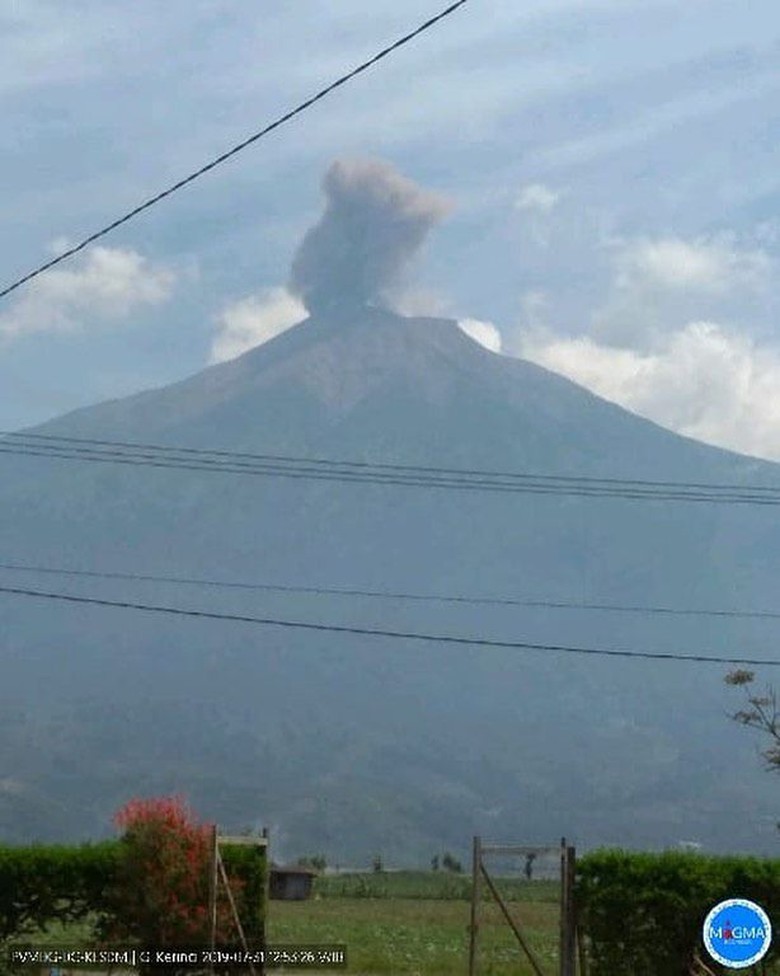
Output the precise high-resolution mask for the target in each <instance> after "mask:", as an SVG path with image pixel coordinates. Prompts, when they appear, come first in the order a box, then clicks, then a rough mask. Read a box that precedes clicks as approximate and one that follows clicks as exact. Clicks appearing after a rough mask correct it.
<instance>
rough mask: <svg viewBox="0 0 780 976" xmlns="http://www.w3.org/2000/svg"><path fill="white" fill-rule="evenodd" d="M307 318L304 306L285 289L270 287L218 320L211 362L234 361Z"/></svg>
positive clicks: (233, 304) (236, 306)
mask: <svg viewBox="0 0 780 976" xmlns="http://www.w3.org/2000/svg"><path fill="white" fill-rule="evenodd" d="M305 318H306V309H305V308H304V306H303V303H302V302H301V301H300V300H299V299H297V298H296V297H295V296H294V295H291V294H290V292H289V291H288V290H287V289H286V288H267V289H265V290H264V291H262V292H260V293H259V294H258V295H249V296H248V297H247V298H242V299H240V300H239V301H237V302H233V303H232V304H230V305H228V306H227V307H226V308H225V309H223V311H222V312H221V314H220V315H219V318H218V319H217V328H218V334H217V336H216V337H215V339H214V342H213V343H212V346H211V362H212V363H221V362H224V361H225V360H226V359H235V357H236V356H240V355H241V353H244V352H246V351H247V350H248V349H251V348H252V347H253V346H259V345H260V344H261V343H263V342H267V341H268V340H269V339H273V337H274V336H277V335H279V334H280V333H281V332H284V331H286V330H287V329H289V328H290V327H291V326H293V325H295V324H296V323H298V322H300V321H301V320H302V319H305Z"/></svg>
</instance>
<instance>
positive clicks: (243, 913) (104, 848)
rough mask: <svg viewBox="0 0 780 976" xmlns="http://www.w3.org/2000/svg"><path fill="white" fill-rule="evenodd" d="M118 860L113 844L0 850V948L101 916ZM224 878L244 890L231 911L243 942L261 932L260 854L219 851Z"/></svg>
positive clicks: (264, 869)
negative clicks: (50, 928)
mask: <svg viewBox="0 0 780 976" xmlns="http://www.w3.org/2000/svg"><path fill="white" fill-rule="evenodd" d="M121 854H122V845H121V843H120V842H119V841H105V842H103V843H99V844H82V845H80V846H74V847H68V846H61V845H50V846H45V845H35V846H32V847H8V846H2V845H0V947H1V946H2V945H3V944H4V943H7V942H8V941H9V940H11V939H18V938H21V937H23V936H28V935H31V934H34V933H40V932H41V931H42V930H44V929H45V928H46V927H47V926H48V925H50V924H51V923H52V922H64V923H67V922H73V921H78V920H80V919H83V918H85V917H87V916H88V915H89V916H93V915H94V916H97V917H100V916H101V914H102V913H104V912H106V910H107V906H108V904H109V900H110V893H111V891H112V888H113V886H114V885H115V883H116V877H117V868H118V865H119V859H120V857H121ZM222 859H223V861H224V864H225V868H226V870H227V872H228V874H229V875H231V876H233V875H235V876H236V877H237V878H240V879H241V880H242V881H243V882H244V884H243V887H242V890H241V895H240V899H239V904H238V905H237V908H238V912H239V917H240V918H241V923H242V926H243V928H244V932H245V934H246V937H247V939H248V940H250V941H257V942H260V941H262V939H263V933H264V930H265V925H264V919H265V913H266V900H265V899H266V872H267V865H266V854H265V848H262V847H255V846H243V845H242V846H228V845H226V846H224V847H223V848H222Z"/></svg>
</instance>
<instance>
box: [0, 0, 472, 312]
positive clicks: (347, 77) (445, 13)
mask: <svg viewBox="0 0 780 976" xmlns="http://www.w3.org/2000/svg"><path fill="white" fill-rule="evenodd" d="M467 2H468V0H457V2H456V3H451V4H450V5H449V6H448V7H446V8H445V9H444V10H442V11H440V12H439V13H438V14H436V15H435V16H434V17H430V18H429V19H428V20H426V21H425V22H424V23H422V24H420V26H419V27H416V28H415V29H414V30H412V31H410V32H409V33H408V34H404V36H403V37H399V38H398V40H396V41H394V42H393V43H392V44H390V45H389V46H388V47H386V48H383V49H382V50H381V51H380V52H379V53H378V54H375V55H374V56H373V57H372V58H369V59H368V61H364V62H363V63H362V64H359V65H358V66H357V67H356V68H353V69H352V70H351V71H348V72H347V73H346V74H343V75H341V77H340V78H337V79H336V81H334V82H332V83H331V84H330V85H328V86H327V87H326V88H322V89H320V91H318V92H317V93H316V94H314V95H312V96H311V97H310V98H307V99H306V101H304V102H301V103H300V104H299V105H296V107H295V108H293V109H291V110H290V111H289V112H286V113H285V114H284V115H281V116H280V117H279V118H277V119H275V120H274V121H273V122H271V123H270V124H269V125H267V126H265V128H263V129H261V130H260V131H259V132H255V133H254V134H253V135H251V136H249V137H248V138H247V139H244V140H243V141H242V142H240V143H238V145H236V146H233V147H232V148H231V149H228V150H227V151H226V152H223V153H222V154H221V155H219V156H217V157H216V158H215V159H212V160H210V161H209V162H208V163H206V164H205V165H203V166H201V167H200V168H199V169H197V170H195V171H194V172H192V173H190V174H189V175H188V176H185V177H184V178H183V179H180V180H178V181H177V182H176V183H174V184H172V185H171V186H169V187H167V189H165V190H162V191H161V192H160V193H157V194H155V196H153V197H150V198H149V199H148V200H145V201H144V202H143V203H140V204H139V205H138V206H137V207H134V208H133V209H132V210H130V211H128V212H127V213H126V214H124V215H123V216H121V217H118V218H117V219H116V220H114V221H112V222H111V223H110V224H107V225H106V226H105V227H102V228H101V229H100V230H98V231H95V233H94V234H90V235H89V237H85V238H84V240H83V241H81V242H80V243H79V244H76V245H75V246H74V247H70V248H68V250H67V251H63V253H62V254H59V255H57V257H55V258H52V260H50V261H47V262H46V263H45V264H41V265H40V266H39V267H37V268H35V269H33V270H32V271H30V272H29V273H28V274H26V275H23V276H22V277H21V278H18V279H17V280H16V281H13V282H12V283H11V284H10V285H7V286H6V287H5V288H3V290H2V291H0V298H4V297H5V296H6V295H9V294H10V293H11V292H12V291H15V290H16V289H17V288H19V287H21V286H22V285H23V284H25V283H26V282H28V281H30V280H31V279H32V278H35V277H37V276H38V275H40V274H43V272H44V271H48V270H49V268H53V267H54V266H55V265H57V264H59V263H60V262H61V261H65V260H66V259H67V258H69V257H72V256H73V255H74V254H78V252H79V251H83V250H84V248H86V247H89V245H90V244H93V243H94V242H95V241H97V240H99V239H100V238H101V237H105V235H106V234H109V233H110V232H111V231H112V230H116V228H117V227H121V225H122V224H126V223H127V222H128V221H129V220H132V219H133V217H137V216H138V215H139V214H141V213H143V212H144V211H145V210H148V209H149V208H150V207H153V206H154V205H155V204H156V203H159V202H160V201H161V200H164V199H165V198H166V197H169V196H171V195H172V194H173V193H175V192H176V191H177V190H181V189H182V188H183V187H185V186H187V185H188V184H189V183H192V182H194V181H195V180H197V179H198V178H199V177H201V176H203V175H204V174H206V173H208V172H210V171H211V170H212V169H215V168H216V167H217V166H219V165H220V164H222V163H224V162H226V161H227V160H228V159H230V158H231V157H232V156H235V155H236V154H237V153H240V152H241V151H242V150H243V149H246V148H247V147H248V146H251V145H252V144H253V143H255V142H257V141H258V140H259V139H262V138H263V137H264V136H267V135H268V134H269V133H271V132H273V131H274V129H278V128H279V127H280V126H282V125H284V124H285V123H286V122H289V121H290V120H291V119H293V118H295V116H296V115H300V114H301V112H305V111H306V109H308V108H311V106H312V105H314V104H315V103H316V102H319V101H320V100H321V99H323V98H325V97H326V96H327V95H330V93H331V92H333V91H335V90H336V89H337V88H340V87H341V86H342V85H345V84H346V83H347V82H348V81H351V80H352V79H353V78H355V77H357V75H359V74H362V73H363V72H364V71H367V70H368V69H369V68H371V67H372V66H373V65H375V64H376V63H377V62H378V61H381V60H382V59H383V58H386V57H387V56H388V55H389V54H392V53H393V52H394V51H397V50H398V48H400V47H403V46H404V45H405V44H408V43H409V42H410V41H412V40H414V38H416V37H418V36H419V35H420V34H422V33H424V32H425V31H427V30H429V29H430V28H431V27H433V26H434V25H435V24H437V23H438V22H439V21H441V20H444V18H445V17H449V15H450V14H452V13H454V12H455V11H456V10H457V9H458V7H462V6H464V4H466V3H467Z"/></svg>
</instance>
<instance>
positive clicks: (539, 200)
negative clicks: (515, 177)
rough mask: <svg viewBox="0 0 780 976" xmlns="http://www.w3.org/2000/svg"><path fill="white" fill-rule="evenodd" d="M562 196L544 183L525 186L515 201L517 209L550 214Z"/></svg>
mask: <svg viewBox="0 0 780 976" xmlns="http://www.w3.org/2000/svg"><path fill="white" fill-rule="evenodd" d="M560 198H561V194H560V193H558V192H556V191H555V190H552V189H550V187H549V186H546V185H545V184H544V183H529V184H528V185H527V186H524V187H523V189H522V190H521V191H520V193H519V194H518V197H517V200H516V201H515V209H517V210H523V211H530V212H531V213H537V214H548V213H549V212H550V211H551V210H552V209H553V207H555V205H556V204H557V203H558V201H559V200H560Z"/></svg>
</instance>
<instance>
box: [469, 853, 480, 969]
mask: <svg viewBox="0 0 780 976" xmlns="http://www.w3.org/2000/svg"><path fill="white" fill-rule="evenodd" d="M471 850H472V853H471V924H470V925H469V976H475V973H476V971H477V935H478V931H479V901H480V887H479V883H480V880H481V878H482V842H481V841H480V839H479V837H474V840H473V843H472V849H471Z"/></svg>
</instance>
